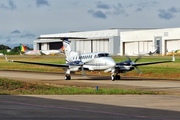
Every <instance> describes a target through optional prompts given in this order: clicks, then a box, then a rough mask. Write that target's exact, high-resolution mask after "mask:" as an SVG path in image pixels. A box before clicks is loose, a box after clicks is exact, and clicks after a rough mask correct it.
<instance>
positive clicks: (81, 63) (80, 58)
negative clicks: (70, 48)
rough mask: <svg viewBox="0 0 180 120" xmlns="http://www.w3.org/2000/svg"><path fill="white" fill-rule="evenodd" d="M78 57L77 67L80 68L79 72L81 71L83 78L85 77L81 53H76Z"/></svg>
mask: <svg viewBox="0 0 180 120" xmlns="http://www.w3.org/2000/svg"><path fill="white" fill-rule="evenodd" d="M78 55H79V60H80V63H79V65H80V66H81V70H82V76H83V77H86V73H85V71H84V67H83V66H84V65H85V63H84V62H82V56H81V53H80V52H78Z"/></svg>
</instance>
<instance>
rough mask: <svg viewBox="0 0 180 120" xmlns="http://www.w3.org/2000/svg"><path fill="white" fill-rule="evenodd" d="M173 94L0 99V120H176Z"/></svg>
mask: <svg viewBox="0 0 180 120" xmlns="http://www.w3.org/2000/svg"><path fill="white" fill-rule="evenodd" d="M179 99H180V96H176V95H156V96H154V95H48V96H47V95H35V96H34V95H32V96H28V95H27V96H10V95H1V96H0V119H1V120H24V119H26V120H28V119H31V120H32V119H33V120H39V119H43V120H50V119H51V120H55V119H61V120H62V119H66V120H71V119H73V120H74V119H75V120H76V119H78V120H82V119H83V120H84V119H87V120H88V119H93V120H112V119H113V120H114V119H115V120H116V119H117V120H119V119H122V120H144V119H146V120H179V119H180V109H179V108H180V104H179V103H180V102H179Z"/></svg>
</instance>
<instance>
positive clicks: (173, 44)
mask: <svg viewBox="0 0 180 120" xmlns="http://www.w3.org/2000/svg"><path fill="white" fill-rule="evenodd" d="M165 44H166V52H172V51H175V50H178V49H180V40H166V43H165Z"/></svg>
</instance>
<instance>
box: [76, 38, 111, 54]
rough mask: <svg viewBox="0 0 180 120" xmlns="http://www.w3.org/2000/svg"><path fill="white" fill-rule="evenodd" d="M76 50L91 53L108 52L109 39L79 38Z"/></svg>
mask: <svg viewBox="0 0 180 120" xmlns="http://www.w3.org/2000/svg"><path fill="white" fill-rule="evenodd" d="M76 52H80V53H91V52H108V53H109V40H108V39H103V40H79V41H76Z"/></svg>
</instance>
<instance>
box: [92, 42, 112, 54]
mask: <svg viewBox="0 0 180 120" xmlns="http://www.w3.org/2000/svg"><path fill="white" fill-rule="evenodd" d="M92 45H93V48H92V50H93V51H92V52H107V53H109V39H103V40H93V41H92Z"/></svg>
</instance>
